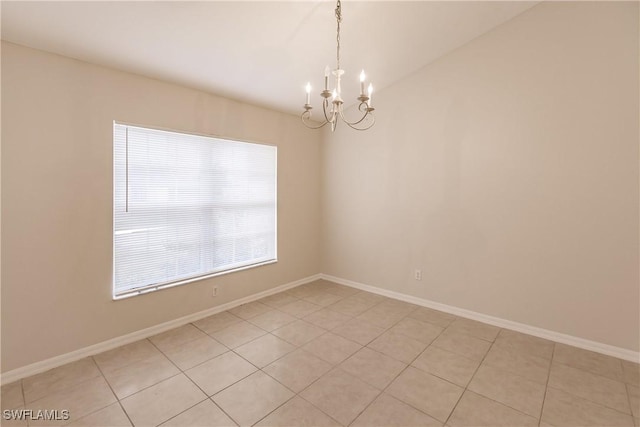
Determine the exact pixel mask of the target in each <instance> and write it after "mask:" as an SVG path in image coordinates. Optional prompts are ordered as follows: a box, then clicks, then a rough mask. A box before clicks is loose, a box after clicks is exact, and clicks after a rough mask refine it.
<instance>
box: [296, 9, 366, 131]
mask: <svg viewBox="0 0 640 427" xmlns="http://www.w3.org/2000/svg"><path fill="white" fill-rule="evenodd" d="M335 15H336V23H337V31H336V33H337V34H336V68H335V69H333V70H331V68H329V66H328V65H327V67H326V68H325V70H324V90H323V91H322V92H320V97H321V98H322V116H320V119H321V121H320V123H319V124H316V123H314V122H312V121H311V120H312V119H311V110H312V109H313V107H312V106H311V83H307V85H306V87H305V89H306V92H307V96H306V103H305V104H304V107H303V109H304V111H303V113H302V115H301V116H300V117H301V119H302V123H303V124H304V125H305V126H306V127H308V128H310V129H320V128H321V127H323V126H325V125H327V124H331V131H335V130H336V125H337V124H338V122H339V121H342V122H344V123H345V124H346V125H347V126H349V127H350V128H352V129H355V130H367V129H369V128H370V127H371V126H373V125H374V124H375V117H374V116H373V111H374V110H375V108H373V107H372V106H371V92H372V90H373V89H372V88H373V86H372V85H371V83H369V87H368V94H367V91H365V83H366V80H367V76H366V74H365V73H364V70H362V72H361V73H360V94H359V95H358V96H357V97H356V100H357V101H358V102H359V104H356V105H357V111H358V112H359V113H360V118H356V120H355V121H349V120H347V118H346V117H345V112H344V100H343V98H342V85H341V83H342V75H343V74H344V70H343V69H341V68H340V24H341V22H342V5H341V3H340V0H337V3H336V9H335ZM331 75H333V79H334V82H333V89H332V90H329V78H330V77H331ZM347 106H349V104H347ZM323 116H324V117H323Z"/></svg>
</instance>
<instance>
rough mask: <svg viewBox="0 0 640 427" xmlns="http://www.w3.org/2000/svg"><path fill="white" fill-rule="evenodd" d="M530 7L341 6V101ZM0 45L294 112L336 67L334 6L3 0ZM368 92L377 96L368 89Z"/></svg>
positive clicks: (398, 76) (413, 3)
mask: <svg viewBox="0 0 640 427" xmlns="http://www.w3.org/2000/svg"><path fill="white" fill-rule="evenodd" d="M536 3H537V2H527V1H504V2H499V1H498V2H490V1H471V2H456V1H408V2H404V1H349V0H343V1H342V14H343V22H342V32H341V34H342V36H341V45H342V48H341V62H342V68H343V69H345V70H346V74H345V77H344V84H343V97H344V98H345V101H347V102H348V101H349V100H350V99H353V100H354V101H355V98H356V96H357V95H358V94H357V91H358V90H359V88H358V83H357V82H358V75H359V73H360V70H361V69H364V70H365V71H366V72H367V76H369V77H370V80H371V81H372V83H373V86H374V88H375V89H376V90H379V89H382V88H384V87H386V86H388V85H390V84H392V83H393V82H395V81H397V80H399V79H401V78H402V77H404V76H407V75H409V74H411V73H413V72H414V71H416V70H418V69H419V68H421V67H423V66H425V65H426V64H428V63H430V62H432V61H434V60H435V59H437V58H438V57H440V56H442V55H444V54H446V53H447V52H450V51H452V50H454V49H456V48H457V47H460V46H462V45H463V44H465V43H467V42H468V41H470V40H472V39H474V38H476V37H478V36H479V35H481V34H483V33H485V32H487V31H489V30H491V29H492V28H494V27H496V26H498V25H500V24H502V23H504V22H506V21H507V20H509V19H511V18H512V17H514V16H515V15H518V14H519V13H522V12H524V11H525V10H527V9H529V8H530V7H532V6H533V5H535V4H536ZM1 7H2V10H1V13H2V39H3V40H7V41H11V42H14V43H17V44H21V45H25V46H29V47H33V48H37V49H42V50H46V51H50V52H54V53H58V54H61V55H65V56H69V57H72V58H77V59H80V60H84V61H87V62H91V63H94V64H100V65H104V66H107V67H113V68H117V69H121V70H125V71H129V72H133V73H138V74H142V75H146V76H150V77H154V78H158V79H161V80H166V81H170V82H175V83H179V84H182V85H185V86H190V87H194V88H198V89H202V90H205V91H208V92H212V93H216V94H219V95H223V96H227V97H230V98H235V99H238V100H241V101H246V102H250V103H253V104H258V105H262V106H267V107H270V108H274V109H277V110H280V111H286V112H291V113H296V114H299V113H300V112H301V111H302V105H303V104H304V86H305V84H306V82H307V81H310V82H311V85H312V86H313V87H314V89H315V92H314V93H313V95H315V96H314V97H312V102H314V103H315V104H316V106H317V105H319V99H320V97H319V96H318V90H317V88H319V87H320V86H321V85H322V84H323V75H324V68H325V65H330V66H331V67H332V68H335V54H336V52H335V48H336V45H335V43H336V42H335V36H336V34H335V31H336V28H335V26H336V22H335V17H334V9H335V2H333V1H279V2H277V1H257V2H246V1H226V2H222V1H174V2H161V1H126V2H120V1H70V2H58V1H53V2H52V1H45V2H37V1H36V2H31V1H5V0H3V1H2V2H1ZM374 97H375V93H374Z"/></svg>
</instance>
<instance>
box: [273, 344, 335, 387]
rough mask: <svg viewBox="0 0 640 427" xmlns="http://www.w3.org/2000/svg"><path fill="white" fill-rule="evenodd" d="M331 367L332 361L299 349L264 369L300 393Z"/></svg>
mask: <svg viewBox="0 0 640 427" xmlns="http://www.w3.org/2000/svg"><path fill="white" fill-rule="evenodd" d="M330 369H331V364H330V363H328V362H325V361H324V360H322V359H320V358H318V357H316V356H314V355H313V354H311V353H309V352H307V351H305V350H302V349H298V350H296V351H294V352H292V353H289V354H287V355H286V356H284V357H282V358H281V359H278V360H276V361H275V362H273V363H272V364H270V365H269V366H267V367H266V368H264V369H263V371H264V372H265V373H267V374H269V375H270V376H272V377H273V378H275V379H276V380H278V381H279V382H281V383H282V384H284V385H285V386H287V387H288V388H289V389H291V390H293V391H294V392H296V393H298V392H300V391H302V390H303V389H304V388H306V387H307V386H308V385H309V384H311V383H312V382H314V381H315V380H317V379H318V378H320V377H321V376H322V375H324V374H325V373H327V372H328V371H329V370H330Z"/></svg>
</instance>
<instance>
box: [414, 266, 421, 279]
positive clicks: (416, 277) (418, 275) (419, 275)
mask: <svg viewBox="0 0 640 427" xmlns="http://www.w3.org/2000/svg"><path fill="white" fill-rule="evenodd" d="M413 278H414V279H416V280H422V270H418V269H417V268H416V270H415V272H414V273H413Z"/></svg>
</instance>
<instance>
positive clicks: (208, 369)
mask: <svg viewBox="0 0 640 427" xmlns="http://www.w3.org/2000/svg"><path fill="white" fill-rule="evenodd" d="M256 370H257V369H256V367H255V366H253V365H252V364H251V363H249V362H247V361H246V360H244V359H243V358H242V357H240V356H238V355H237V354H235V353H234V352H232V351H229V352H227V353H224V354H222V355H220V356H218V357H216V358H215V359H211V360H208V361H206V362H204V363H203V364H201V365H198V366H196V367H195V368H191V369H189V370H188V371H186V372H185V374H187V376H189V378H191V379H192V380H193V382H195V383H196V384H197V385H198V386H199V387H200V388H201V389H202V390H204V392H205V393H207V395H208V396H212V395H213V394H215V393H217V392H219V391H220V390H222V389H224V388H225V387H228V386H230V385H231V384H233V383H235V382H238V381H240V380H241V379H243V378H245V377H247V376H248V375H250V374H252V373H253V372H255V371H256Z"/></svg>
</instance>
